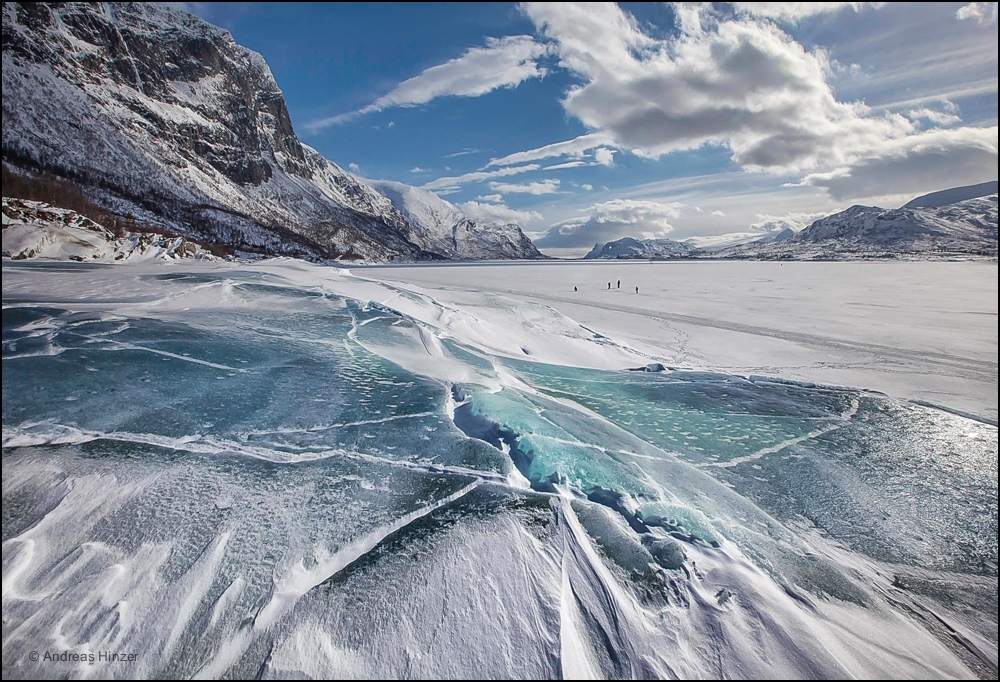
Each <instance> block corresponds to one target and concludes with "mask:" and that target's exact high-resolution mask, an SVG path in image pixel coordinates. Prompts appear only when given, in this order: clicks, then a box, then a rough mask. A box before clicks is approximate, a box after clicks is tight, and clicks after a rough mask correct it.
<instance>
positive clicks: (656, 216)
mask: <svg viewBox="0 0 1000 682" xmlns="http://www.w3.org/2000/svg"><path fill="white" fill-rule="evenodd" d="M680 208H681V204H678V203H661V202H658V201H639V200H634V199H614V200H612V201H605V202H602V203H599V204H595V205H594V206H592V207H591V209H590V215H589V216H582V217H580V218H573V219H571V220H566V221H563V222H562V223H559V224H557V225H554V226H552V228H551V229H550V230H549V231H548V232H546V233H545V235H544V236H542V237H541V238H539V239H536V240H535V245H536V246H538V247H540V248H541V247H549V248H581V247H590V246H593V245H594V244H597V243H602V242H608V241H613V240H615V239H621V238H622V237H635V238H636V239H655V238H661V237H665V236H666V235H667V234H668V233H670V232H672V231H673V229H674V228H673V225H671V223H670V220H671V219H673V218H676V217H677V216H679V215H680V211H679V209H680Z"/></svg>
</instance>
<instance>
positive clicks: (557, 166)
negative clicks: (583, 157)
mask: <svg viewBox="0 0 1000 682" xmlns="http://www.w3.org/2000/svg"><path fill="white" fill-rule="evenodd" d="M595 165H597V164H595V163H592V162H590V161H566V162H565V163H554V164H552V165H551V166H545V167H544V168H543V169H542V170H566V169H567V168H584V167H586V166H595Z"/></svg>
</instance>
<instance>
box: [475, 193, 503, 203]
mask: <svg viewBox="0 0 1000 682" xmlns="http://www.w3.org/2000/svg"><path fill="white" fill-rule="evenodd" d="M476 199H477V200H478V201H490V202H493V203H495V204H496V203H500V202H502V201H503V196H501V195H499V194H481V195H479V196H478V197H476Z"/></svg>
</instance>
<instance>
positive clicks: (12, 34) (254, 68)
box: [3, 3, 506, 261]
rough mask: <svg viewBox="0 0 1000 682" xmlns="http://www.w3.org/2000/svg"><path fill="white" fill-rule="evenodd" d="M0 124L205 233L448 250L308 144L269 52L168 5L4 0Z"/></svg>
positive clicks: (24, 161) (37, 149)
mask: <svg viewBox="0 0 1000 682" xmlns="http://www.w3.org/2000/svg"><path fill="white" fill-rule="evenodd" d="M3 122H4V123H3V156H4V161H5V162H6V163H8V164H11V165H12V166H14V167H15V168H22V169H26V170H30V171H34V170H47V171H51V172H54V173H56V174H58V175H61V176H65V177H69V178H72V179H74V180H75V181H76V182H78V183H79V184H81V185H82V186H83V187H85V188H87V189H88V191H90V192H91V193H92V194H93V195H94V197H95V198H96V199H97V200H99V201H101V202H102V203H104V204H106V205H109V206H112V207H113V208H115V209H116V210H118V211H119V212H120V213H122V214H125V213H132V214H135V215H137V216H140V217H142V218H143V219H144V221H146V222H151V223H152V222H158V223H160V224H161V225H163V226H164V227H169V228H172V229H174V230H182V231H184V232H186V233H187V234H190V235H192V236H195V237H197V238H201V239H205V240H209V241H214V242H217V243H222V244H229V245H232V246H234V247H237V248H239V249H243V250H247V251H255V252H260V253H266V254H272V255H275V254H285V255H299V256H306V257H310V258H324V259H331V258H347V259H363V260H368V261H385V260H394V259H396V260H398V259H403V260H426V259H440V258H443V257H446V254H444V253H435V252H433V251H428V250H426V249H424V248H422V247H421V246H420V245H418V244H415V243H412V242H411V241H410V240H409V236H410V234H411V232H413V231H414V227H413V226H412V225H411V224H410V222H409V221H408V220H407V218H406V217H405V216H404V215H403V214H401V213H400V212H399V211H398V210H397V209H395V208H394V207H393V205H392V203H391V202H390V201H389V200H388V199H387V198H386V197H384V196H383V195H381V194H379V193H378V192H377V191H375V190H374V189H373V188H371V187H369V186H368V185H366V184H365V183H363V182H360V181H358V180H357V179H355V178H354V177H353V176H351V175H350V174H348V173H346V172H344V171H343V170H342V169H341V168H340V167H338V166H337V165H336V164H334V163H331V162H330V161H328V160H326V159H325V158H323V157H322V156H321V155H320V154H319V153H318V152H316V151H315V150H313V149H311V148H309V147H308V146H306V145H303V144H302V143H301V142H299V140H298V138H297V137H296V135H295V132H294V130H293V129H292V125H291V120H290V118H289V116H288V110H287V108H286V106H285V101H284V98H283V96H282V93H281V90H280V89H279V88H278V85H277V84H276V83H275V81H274V77H273V76H272V74H271V71H270V69H269V68H268V66H267V64H266V63H265V62H264V59H263V58H262V57H261V56H260V55H259V54H257V53H256V52H252V51H250V50H248V49H246V48H244V47H241V46H240V45H237V44H236V43H235V42H234V40H233V38H232V36H231V35H230V34H229V33H228V32H226V31H224V30H222V29H220V28H217V27H214V26H211V25H210V24H207V23H205V22H204V21H202V20H200V19H197V18H196V17H194V16H192V15H190V14H187V13H185V12H181V11H178V10H174V9H171V8H169V7H165V6H162V5H160V4H158V3H4V7H3ZM476 237H477V236H476V234H475V233H473V234H470V235H469V236H468V239H469V241H470V242H475V240H476ZM491 241H492V235H487V237H486V239H485V240H484V241H483V246H482V252H483V253H490V251H489V244H490V243H491ZM492 257H498V258H502V257H506V256H505V255H504V254H502V253H497V254H496V255H495V256H492Z"/></svg>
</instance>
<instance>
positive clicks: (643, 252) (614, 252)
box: [584, 237, 698, 259]
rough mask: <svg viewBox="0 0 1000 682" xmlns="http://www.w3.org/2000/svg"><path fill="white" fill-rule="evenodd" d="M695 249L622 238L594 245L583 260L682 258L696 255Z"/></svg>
mask: <svg viewBox="0 0 1000 682" xmlns="http://www.w3.org/2000/svg"><path fill="white" fill-rule="evenodd" d="M697 251H698V250H697V249H696V248H694V247H693V246H691V245H689V244H685V243H684V242H678V241H674V240H673V239H642V240H639V239H633V238H632V237H622V238H621V239H617V240H615V241H613V242H607V243H606V244H594V248H592V249H591V250H590V252H589V253H588V254H587V255H586V256H584V258H620V259H626V258H638V259H649V258H653V259H659V258H683V257H686V256H691V255H693V254H695V253H697Z"/></svg>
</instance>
